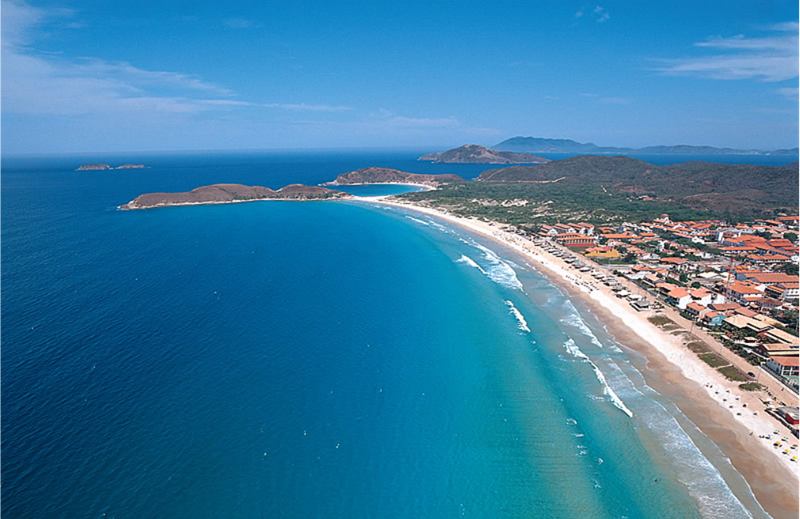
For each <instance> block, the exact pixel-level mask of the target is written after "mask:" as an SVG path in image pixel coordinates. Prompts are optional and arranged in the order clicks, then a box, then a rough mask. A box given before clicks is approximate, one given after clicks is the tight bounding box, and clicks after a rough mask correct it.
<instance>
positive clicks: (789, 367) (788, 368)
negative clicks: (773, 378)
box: [766, 353, 800, 377]
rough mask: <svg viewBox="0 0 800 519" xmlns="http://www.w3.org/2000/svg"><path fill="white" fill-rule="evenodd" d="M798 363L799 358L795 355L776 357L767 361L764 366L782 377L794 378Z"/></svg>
mask: <svg viewBox="0 0 800 519" xmlns="http://www.w3.org/2000/svg"><path fill="white" fill-rule="evenodd" d="M798 361H800V357H798V355H797V353H795V354H794V355H776V356H775V357H772V358H770V359H769V360H767V362H766V365H767V368H769V369H771V370H772V371H773V372H774V373H777V374H778V375H780V376H782V377H796V376H798V365H800V362H798Z"/></svg>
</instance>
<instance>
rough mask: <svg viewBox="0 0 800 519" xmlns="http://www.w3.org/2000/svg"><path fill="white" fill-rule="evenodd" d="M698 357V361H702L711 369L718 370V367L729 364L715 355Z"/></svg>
mask: <svg viewBox="0 0 800 519" xmlns="http://www.w3.org/2000/svg"><path fill="white" fill-rule="evenodd" d="M698 357H700V360H702V361H703V362H705V363H706V364H708V365H709V366H711V367H712V368H719V367H720V366H727V365H728V364H730V362H728V361H727V360H725V359H723V358H722V357H720V356H719V355H717V354H716V353H701V354H700V355H698ZM725 376H727V375H725Z"/></svg>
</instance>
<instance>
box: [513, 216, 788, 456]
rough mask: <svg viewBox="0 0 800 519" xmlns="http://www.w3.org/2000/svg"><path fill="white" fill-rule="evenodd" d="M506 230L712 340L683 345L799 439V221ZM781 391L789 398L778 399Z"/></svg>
mask: <svg viewBox="0 0 800 519" xmlns="http://www.w3.org/2000/svg"><path fill="white" fill-rule="evenodd" d="M502 227H506V229H505V230H506V231H509V230H512V229H509V228H508V226H502ZM512 231H513V232H515V233H516V234H521V235H523V236H526V237H527V238H529V239H531V240H532V241H534V242H535V243H538V244H539V245H541V246H543V247H545V249H546V250H547V251H548V252H550V253H552V254H554V255H556V256H557V257H560V258H561V259H562V260H564V261H565V262H566V263H567V264H568V265H569V266H570V267H571V268H574V269H575V270H577V271H578V272H581V273H583V274H584V275H589V276H591V278H593V279H594V280H596V281H595V283H594V284H593V285H592V286H591V287H590V289H592V288H595V287H597V286H598V285H600V284H602V285H604V286H605V287H610V288H611V290H612V291H613V292H614V294H615V295H616V297H617V298H619V299H622V300H625V301H627V302H628V303H629V304H630V306H631V307H633V308H634V309H636V310H637V311H641V312H648V314H649V315H648V320H649V321H650V322H651V323H653V324H655V325H657V326H659V327H661V328H662V329H665V330H666V331H675V330H680V331H681V332H687V334H688V335H690V336H691V337H694V338H696V337H697V336H698V335H702V339H710V340H711V341H713V343H714V344H713V347H712V348H709V347H708V346H705V345H704V344H703V341H700V340H695V341H688V347H689V348H690V349H692V351H694V352H695V353H696V354H697V356H698V357H699V358H700V359H701V360H702V361H704V362H705V363H707V364H708V365H709V366H711V367H713V368H716V369H718V370H719V371H720V373H722V374H723V375H724V376H725V377H726V378H727V379H728V380H730V381H734V382H741V384H740V388H741V389H743V390H745V391H756V392H761V393H763V394H764V395H765V398H763V399H762V400H763V401H765V402H769V403H770V404H772V405H769V406H767V412H768V413H769V414H770V415H771V416H772V417H773V418H774V419H775V420H776V421H777V422H779V423H781V424H782V425H784V426H786V427H788V428H789V430H790V431H791V432H792V433H793V434H794V435H795V437H796V436H797V435H798V408H797V392H798V360H799V356H798V354H799V353H800V349H799V347H800V340H799V339H798V335H797V330H798V328H797V314H798V287H799V286H800V280H799V279H798V272H797V264H798V259H799V258H798V245H797V238H798V217H797V216H781V217H776V218H775V219H770V220H755V221H753V222H749V223H739V224H735V225H729V224H728V223H726V222H725V221H722V220H710V221H681V222H676V221H672V220H671V219H670V218H669V215H667V214H664V215H662V216H661V217H660V218H657V219H655V220H654V221H651V222H642V223H639V224H622V225H619V226H615V227H607V226H602V225H601V226H595V225H592V224H589V223H584V222H577V223H558V224H555V225H542V226H541V227H540V228H539V230H538V232H536V233H529V232H525V231H520V230H518V229H513V230H512ZM679 333H680V332H679ZM707 342H708V341H706V343H707ZM716 346H718V348H717V347H716ZM787 391H788V392H789V393H788V394H790V395H791V397H782V396H781V397H778V396H777V395H778V394H779V393H783V394H786V393H787ZM787 402H788V403H787ZM787 454H788V453H787ZM791 459H793V460H796V459H797V458H796V457H794V453H793V452H792V458H791Z"/></svg>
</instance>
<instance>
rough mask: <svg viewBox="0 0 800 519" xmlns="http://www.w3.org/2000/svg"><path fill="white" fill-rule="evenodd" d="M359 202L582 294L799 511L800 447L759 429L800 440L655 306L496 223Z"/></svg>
mask: <svg viewBox="0 0 800 519" xmlns="http://www.w3.org/2000/svg"><path fill="white" fill-rule="evenodd" d="M351 200H352V199H351ZM356 201H358V202H367V203H377V204H384V205H390V206H394V207H399V208H404V209H407V210H411V211H415V212H419V213H423V214H426V215H429V216H433V217H436V218H440V219H443V220H446V221H448V222H450V223H453V224H455V225H458V226H459V227H462V228H465V229H467V230H469V231H472V232H475V233H478V234H480V235H482V236H484V237H487V238H489V239H491V240H493V241H495V242H497V243H499V244H501V245H503V246H506V247H509V248H511V249H512V250H514V251H516V252H517V253H519V254H522V255H523V256H524V257H525V258H526V259H527V260H529V261H531V263H532V264H533V265H535V266H536V267H537V269H538V270H539V271H540V272H541V273H542V274H543V275H545V276H546V277H547V278H548V280H549V281H551V282H553V283H554V284H555V285H557V286H559V287H560V288H563V289H565V290H566V291H567V292H568V293H569V295H570V296H571V297H578V298H580V300H581V301H582V302H583V303H585V305H586V306H587V307H588V308H589V310H590V311H591V312H592V313H593V314H594V315H595V316H596V317H597V318H598V319H600V320H601V322H603V323H604V324H605V325H606V326H607V328H608V331H609V333H611V335H612V336H613V337H614V338H615V339H617V340H618V342H620V344H621V345H623V346H625V347H627V348H629V349H632V350H634V351H637V352H639V353H641V354H643V355H644V357H645V358H646V365H645V368H646V369H643V370H640V371H642V375H643V376H644V377H645V379H646V380H647V383H648V384H649V385H651V386H652V387H654V388H656V389H657V390H658V391H659V392H661V393H662V394H663V393H668V394H673V395H677V396H678V399H679V400H680V405H679V408H680V409H681V411H682V412H683V413H684V414H685V415H686V416H687V417H688V418H689V419H690V420H691V421H692V422H693V423H694V424H695V425H696V426H697V427H698V428H699V429H700V430H701V431H702V432H703V434H705V435H706V436H707V437H708V438H710V439H711V440H712V441H713V442H714V443H715V444H716V445H717V446H718V447H719V448H720V449H721V450H722V452H723V453H724V455H725V456H726V457H728V458H729V460H730V462H731V464H732V466H733V467H734V468H735V469H736V471H737V472H739V474H741V475H742V477H743V478H744V479H745V481H746V482H747V485H748V486H749V488H750V491H751V492H752V494H753V495H755V497H756V499H757V500H758V502H759V504H760V505H761V506H762V507H763V508H764V509H765V510H766V511H767V512H768V513H769V514H770V515H772V516H773V517H776V518H781V517H787V518H789V517H797V510H798V497H799V496H798V470H799V469H800V466H798V463H796V462H791V461H790V459H789V458H790V456H791V455H796V454H797V451H796V450H795V451H792V453H791V455H785V454H782V453H781V452H782V450H783V447H781V448H780V449H776V448H774V447H773V445H772V444H773V442H774V439H772V440H765V439H760V438H759V437H758V436H759V435H763V434H771V433H772V432H773V431H774V430H775V429H778V430H780V436H788V437H789V438H790V441H789V443H790V444H791V443H798V441H797V439H796V438H794V437H793V436H791V435H790V434H789V431H788V429H787V428H785V427H784V426H779V424H778V423H777V422H776V421H774V420H772V419H771V418H769V417H767V416H766V415H765V413H764V412H763V409H764V407H765V405H764V404H763V402H761V400H760V399H759V398H758V395H759V394H760V393H761V392H757V393H756V394H753V393H748V392H746V391H742V390H740V389H739V388H738V384H739V383H738V382H731V381H728V380H727V379H725V378H724V377H723V376H722V375H721V374H720V373H719V372H718V371H716V370H715V369H713V368H712V367H710V366H708V365H707V364H705V363H704V362H702V361H701V360H700V359H699V358H698V357H697V356H696V355H695V354H694V353H693V352H691V351H690V350H689V349H688V348H687V347H686V346H685V345H684V343H683V341H682V340H681V339H680V338H679V337H677V336H676V335H674V334H670V333H668V332H667V331H664V330H662V329H660V328H658V327H657V326H655V325H654V324H652V323H650V322H649V321H648V320H647V319H646V315H650V314H651V313H652V311H650V312H648V313H639V312H637V311H636V310H634V309H633V308H631V307H630V306H629V305H628V304H627V302H623V301H620V300H619V299H618V298H616V297H614V296H613V292H611V290H610V288H608V287H605V286H603V285H602V284H600V283H598V282H597V281H596V280H595V279H594V278H591V277H588V278H587V277H586V276H584V275H582V274H581V273H579V272H577V271H575V270H568V269H567V264H566V263H565V262H563V260H561V259H560V258H557V257H556V256H553V255H551V254H549V253H547V252H546V251H544V250H543V249H542V248H540V247H538V246H536V245H534V244H533V243H532V242H531V241H529V240H526V239H524V238H521V237H519V236H517V235H515V234H512V233H509V232H505V231H503V230H501V229H499V228H498V226H497V224H495V223H487V222H484V221H480V220H477V219H474V218H465V217H460V216H454V215H452V214H448V213H445V212H442V211H439V210H437V209H432V208H429V207H424V206H420V205H415V204H411V203H407V202H399V201H396V200H391V199H388V197H387V196H376V197H361V198H356ZM784 398H786V397H784ZM795 400H796V398H795ZM743 404H747V407H746V408H745V407H744V406H743ZM753 412H758V415H757V416H756V415H754V414H753ZM737 413H738V414H737Z"/></svg>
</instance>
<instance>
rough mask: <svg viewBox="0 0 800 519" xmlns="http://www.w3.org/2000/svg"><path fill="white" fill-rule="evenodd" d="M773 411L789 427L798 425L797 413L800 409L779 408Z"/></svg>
mask: <svg viewBox="0 0 800 519" xmlns="http://www.w3.org/2000/svg"><path fill="white" fill-rule="evenodd" d="M775 411H777V412H778V414H779V415H780V416H781V418H783V419H784V420H786V423H788V424H790V425H797V424H798V423H800V412H798V411H800V409H798V408H797V407H779V408H777V409H776V410H775Z"/></svg>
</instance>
